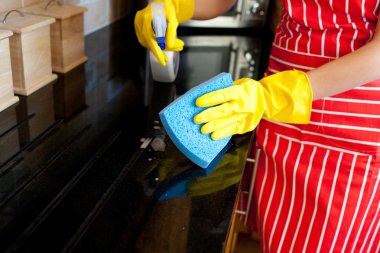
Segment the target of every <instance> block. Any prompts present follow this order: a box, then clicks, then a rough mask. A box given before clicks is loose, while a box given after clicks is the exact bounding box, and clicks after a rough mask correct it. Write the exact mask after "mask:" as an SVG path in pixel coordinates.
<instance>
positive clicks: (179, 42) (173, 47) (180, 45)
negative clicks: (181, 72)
mask: <svg viewBox="0 0 380 253" xmlns="http://www.w3.org/2000/svg"><path fill="white" fill-rule="evenodd" d="M184 45H185V43H184V42H183V41H182V40H180V39H178V38H176V39H175V40H174V44H173V45H170V46H168V43H167V42H166V49H167V50H168V51H175V52H179V51H182V50H183V46H184Z"/></svg>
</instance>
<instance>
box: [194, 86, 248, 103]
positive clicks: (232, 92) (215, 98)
mask: <svg viewBox="0 0 380 253" xmlns="http://www.w3.org/2000/svg"><path fill="white" fill-rule="evenodd" d="M240 90H241V87H240V86H230V87H227V88H224V89H220V90H216V91H212V92H209V93H207V94H204V95H203V96H200V97H199V98H197V100H196V101H195V104H196V105H197V106H199V107H208V106H214V105H218V104H222V103H225V102H228V101H231V100H234V99H236V97H237V95H238V94H239V92H240Z"/></svg>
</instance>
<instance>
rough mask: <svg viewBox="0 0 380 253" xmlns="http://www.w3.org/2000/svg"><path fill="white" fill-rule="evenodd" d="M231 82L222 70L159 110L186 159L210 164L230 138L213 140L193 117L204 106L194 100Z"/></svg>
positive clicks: (172, 138) (205, 164) (202, 164)
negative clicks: (196, 103) (204, 132)
mask: <svg viewBox="0 0 380 253" xmlns="http://www.w3.org/2000/svg"><path fill="white" fill-rule="evenodd" d="M231 85H233V80H232V77H231V75H230V74H228V73H221V74H219V75H217V76H215V77H213V78H211V79H210V80H208V81H206V82H204V83H202V84H200V85H198V86H196V87H194V88H192V89H191V90H189V91H187V92H186V93H185V94H184V95H182V96H181V97H179V98H178V99H176V100H175V101H173V102H172V103H171V104H169V105H168V106H167V107H166V108H164V109H163V110H162V111H161V112H160V113H159V115H160V119H161V122H162V125H163V126H164V128H165V130H166V132H167V134H168V135H169V137H170V139H171V140H172V141H173V143H174V144H175V145H176V146H177V148H178V149H179V150H180V151H181V152H182V153H183V154H184V155H185V156H186V157H187V158H189V159H190V160H191V161H192V162H194V163H195V164H197V165H198V166H200V167H202V168H207V166H209V164H210V163H211V162H212V161H213V159H214V158H215V157H217V155H218V154H219V153H220V152H221V151H222V150H223V148H224V147H225V146H226V145H227V143H228V142H229V140H230V139H231V137H226V138H224V139H221V140H217V141H214V140H212V139H211V137H210V135H205V134H202V133H201V130H200V129H201V126H202V125H200V124H195V123H194V121H193V118H194V116H195V115H197V114H198V113H200V112H201V111H203V110H204V109H205V108H200V107H197V106H196V105H195V100H196V99H197V98H198V97H199V96H201V95H203V94H206V93H209V92H211V91H214V90H218V89H222V88H226V87H228V86H231Z"/></svg>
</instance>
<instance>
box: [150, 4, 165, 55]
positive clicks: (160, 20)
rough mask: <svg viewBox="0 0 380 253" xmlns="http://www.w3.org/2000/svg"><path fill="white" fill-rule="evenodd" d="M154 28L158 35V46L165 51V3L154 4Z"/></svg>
mask: <svg viewBox="0 0 380 253" xmlns="http://www.w3.org/2000/svg"><path fill="white" fill-rule="evenodd" d="M152 16H153V19H152V26H153V30H154V33H155V34H156V40H157V44H158V45H159V46H160V48H161V49H162V50H164V49H165V47H166V45H165V35H166V28H167V22H166V15H165V7H164V4H163V3H152Z"/></svg>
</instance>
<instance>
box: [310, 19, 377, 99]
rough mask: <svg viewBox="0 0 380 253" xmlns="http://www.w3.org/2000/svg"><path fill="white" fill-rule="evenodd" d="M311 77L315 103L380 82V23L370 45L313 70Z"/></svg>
mask: <svg viewBox="0 0 380 253" xmlns="http://www.w3.org/2000/svg"><path fill="white" fill-rule="evenodd" d="M307 75H308V77H309V80H310V83H311V87H312V90H313V99H314V100H316V99H319V98H323V97H327V96H332V95H335V94H338V93H341V92H344V91H346V90H349V89H352V88H354V87H356V86H359V85H361V84H365V83H368V82H371V81H374V80H377V79H380V22H378V24H377V27H376V32H375V35H374V37H373V39H372V40H371V41H370V42H369V43H368V44H367V45H365V46H363V47H361V48H360V49H358V50H356V51H354V52H352V53H350V54H347V55H345V56H343V57H341V58H338V59H337V60H334V61H331V62H329V63H327V64H325V65H322V66H321V67H318V68H316V69H314V70H311V71H309V72H307Z"/></svg>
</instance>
